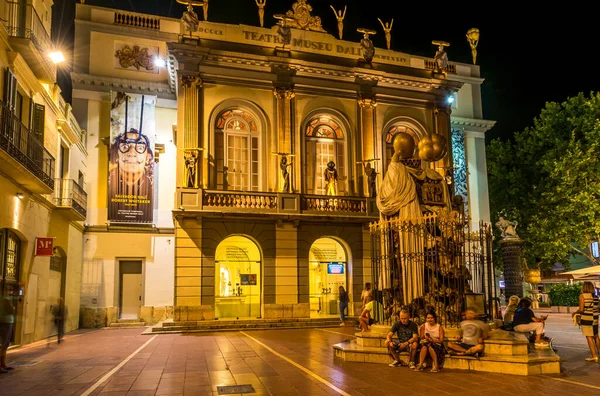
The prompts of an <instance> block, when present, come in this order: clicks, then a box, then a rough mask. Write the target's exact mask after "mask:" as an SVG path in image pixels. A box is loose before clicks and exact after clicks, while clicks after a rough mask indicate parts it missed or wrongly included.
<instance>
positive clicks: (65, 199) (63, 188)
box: [53, 179, 87, 217]
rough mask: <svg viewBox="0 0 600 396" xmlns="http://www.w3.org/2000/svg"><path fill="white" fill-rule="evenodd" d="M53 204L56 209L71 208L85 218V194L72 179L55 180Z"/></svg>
mask: <svg viewBox="0 0 600 396" xmlns="http://www.w3.org/2000/svg"><path fill="white" fill-rule="evenodd" d="M54 186H55V188H54V194H53V198H54V204H55V205H56V206H57V207H67V208H73V209H74V210H76V211H77V212H78V213H80V214H81V215H82V216H83V217H86V216H87V193H86V192H85V190H84V189H83V187H81V186H80V185H79V184H77V183H76V182H75V180H73V179H55V181H54Z"/></svg>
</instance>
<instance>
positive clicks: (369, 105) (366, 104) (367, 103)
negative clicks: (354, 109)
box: [358, 97, 377, 110]
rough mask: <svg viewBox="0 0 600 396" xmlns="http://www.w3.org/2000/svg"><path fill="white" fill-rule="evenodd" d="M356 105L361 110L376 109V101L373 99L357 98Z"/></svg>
mask: <svg viewBox="0 0 600 396" xmlns="http://www.w3.org/2000/svg"><path fill="white" fill-rule="evenodd" d="M358 105H359V106H360V107H361V108H363V109H370V110H372V109H374V108H375V107H377V101H376V100H375V98H374V97H373V98H358Z"/></svg>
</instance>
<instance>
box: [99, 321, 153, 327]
mask: <svg viewBox="0 0 600 396" xmlns="http://www.w3.org/2000/svg"><path fill="white" fill-rule="evenodd" d="M108 327H111V328H130V327H146V322H140V321H137V322H114V323H111V324H110V325H108Z"/></svg>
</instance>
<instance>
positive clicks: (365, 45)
mask: <svg viewBox="0 0 600 396" xmlns="http://www.w3.org/2000/svg"><path fill="white" fill-rule="evenodd" d="M357 31H358V32H359V33H362V34H363V38H362V40H360V48H361V50H362V56H363V59H364V61H365V62H367V63H368V64H371V62H372V61H373V57H374V56H375V46H374V45H373V42H372V41H371V39H370V38H369V36H370V35H373V34H376V33H377V32H375V31H374V30H370V29H363V28H360V29H357Z"/></svg>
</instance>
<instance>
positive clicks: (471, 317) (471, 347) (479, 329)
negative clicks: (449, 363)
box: [448, 309, 488, 356]
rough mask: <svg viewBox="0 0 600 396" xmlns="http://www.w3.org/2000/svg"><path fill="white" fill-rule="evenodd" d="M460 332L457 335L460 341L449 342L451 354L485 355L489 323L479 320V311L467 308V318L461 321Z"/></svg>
mask: <svg viewBox="0 0 600 396" xmlns="http://www.w3.org/2000/svg"><path fill="white" fill-rule="evenodd" d="M459 332H460V335H459V336H458V337H456V340H457V341H458V342H449V343H448V349H450V350H451V351H450V355H458V356H463V355H469V356H475V355H478V356H481V355H483V351H484V349H485V345H484V344H483V342H484V341H485V340H486V339H487V338H488V331H487V325H486V324H485V323H483V322H482V321H481V320H477V313H476V312H475V311H474V310H473V309H467V310H466V312H465V320H463V321H462V322H460V329H459Z"/></svg>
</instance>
